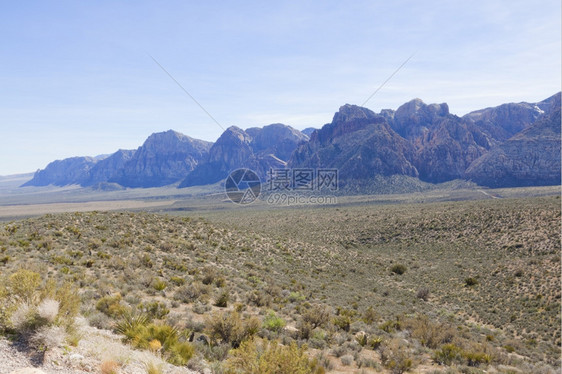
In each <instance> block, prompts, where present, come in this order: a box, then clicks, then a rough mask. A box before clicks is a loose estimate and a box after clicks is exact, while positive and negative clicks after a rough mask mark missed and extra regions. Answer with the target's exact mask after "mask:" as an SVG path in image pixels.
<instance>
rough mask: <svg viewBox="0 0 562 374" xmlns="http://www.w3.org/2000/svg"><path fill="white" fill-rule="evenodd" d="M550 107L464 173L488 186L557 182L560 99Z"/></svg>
mask: <svg viewBox="0 0 562 374" xmlns="http://www.w3.org/2000/svg"><path fill="white" fill-rule="evenodd" d="M550 111H551V113H550V115H548V116H547V117H544V118H542V119H540V120H539V121H537V122H536V123H534V124H533V125H532V126H531V127H529V128H526V129H525V130H523V131H521V132H519V133H517V134H516V135H515V136H513V137H512V138H510V139H508V140H507V141H506V142H504V143H502V144H499V145H498V146H496V147H494V148H492V149H491V150H490V152H488V153H486V154H485V155H483V156H482V157H480V158H479V159H477V160H476V161H475V162H473V163H472V164H471V165H470V167H469V168H468V170H467V171H466V177H467V178H468V179H470V180H472V181H474V182H476V183H477V184H479V185H483V186H489V187H511V186H536V185H558V184H560V177H561V175H560V168H561V163H560V156H561V155H560V100H558V103H557V104H555V105H553V106H551V108H550Z"/></svg>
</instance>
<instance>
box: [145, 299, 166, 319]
mask: <svg viewBox="0 0 562 374" xmlns="http://www.w3.org/2000/svg"><path fill="white" fill-rule="evenodd" d="M138 308H139V310H140V311H141V313H144V314H147V315H148V316H149V317H150V319H162V318H164V317H166V316H167V315H168V314H169V313H170V309H168V307H167V306H166V304H165V303H161V302H159V301H152V302H146V303H141V304H139V305H138Z"/></svg>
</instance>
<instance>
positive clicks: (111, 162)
mask: <svg viewBox="0 0 562 374" xmlns="http://www.w3.org/2000/svg"><path fill="white" fill-rule="evenodd" d="M134 155H135V151H133V150H124V149H120V150H118V151H117V152H115V153H114V154H112V155H111V156H109V157H107V158H105V159H103V160H101V161H98V162H97V163H96V164H95V165H94V166H93V167H92V168H91V169H90V172H89V173H88V178H87V179H86V180H85V181H84V182H82V183H81V185H82V186H93V185H95V184H98V183H103V182H107V181H109V180H111V179H112V178H114V177H115V176H116V175H117V173H119V171H120V170H122V169H123V168H124V167H125V165H126V164H127V162H129V161H130V160H131V159H132V158H133V156H134Z"/></svg>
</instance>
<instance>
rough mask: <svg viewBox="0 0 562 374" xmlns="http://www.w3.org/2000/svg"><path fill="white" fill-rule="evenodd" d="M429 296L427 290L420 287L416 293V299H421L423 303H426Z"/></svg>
mask: <svg viewBox="0 0 562 374" xmlns="http://www.w3.org/2000/svg"><path fill="white" fill-rule="evenodd" d="M429 294H430V292H429V289H428V288H425V287H422V288H420V289H419V290H418V292H417V293H416V297H417V298H418V299H422V300H423V301H427V299H429Z"/></svg>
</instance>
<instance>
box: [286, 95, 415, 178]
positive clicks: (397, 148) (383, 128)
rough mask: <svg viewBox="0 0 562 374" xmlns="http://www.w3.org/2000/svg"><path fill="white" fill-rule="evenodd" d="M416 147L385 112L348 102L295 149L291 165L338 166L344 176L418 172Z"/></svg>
mask: <svg viewBox="0 0 562 374" xmlns="http://www.w3.org/2000/svg"><path fill="white" fill-rule="evenodd" d="M414 153H415V152H414V147H413V146H412V145H411V144H410V143H408V141H406V139H404V138H402V137H401V136H400V135H398V134H397V133H396V132H395V131H394V130H392V128H391V127H390V126H389V125H388V124H387V123H386V122H385V119H384V118H383V117H382V116H379V115H376V114H375V113H373V112H372V111H370V110H368V109H366V108H361V107H359V106H356V105H349V104H347V105H344V106H342V107H341V108H340V110H339V111H338V112H337V113H336V114H335V115H334V118H333V120H332V123H330V124H328V125H325V126H324V127H322V129H320V130H317V131H316V132H314V133H313V134H312V137H311V139H310V141H309V142H308V143H305V144H302V145H301V146H299V148H297V150H296V151H295V152H294V153H293V156H292V157H291V160H290V161H289V166H290V167H304V168H337V169H339V175H340V178H342V179H344V180H345V179H368V178H372V177H374V176H375V175H385V176H387V175H393V174H402V175H409V176H417V175H418V172H417V170H416V168H415V167H414V165H413V164H412V162H411V160H413V158H414Z"/></svg>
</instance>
